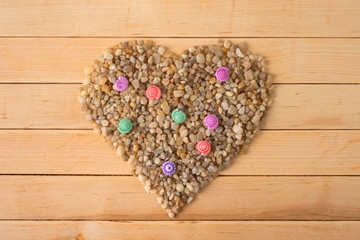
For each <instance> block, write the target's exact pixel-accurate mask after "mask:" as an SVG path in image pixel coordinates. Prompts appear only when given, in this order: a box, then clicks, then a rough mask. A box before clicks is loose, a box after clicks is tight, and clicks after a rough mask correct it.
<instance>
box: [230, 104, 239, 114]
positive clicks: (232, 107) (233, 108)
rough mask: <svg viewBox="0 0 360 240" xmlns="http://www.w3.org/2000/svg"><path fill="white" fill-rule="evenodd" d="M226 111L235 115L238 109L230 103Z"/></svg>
mask: <svg viewBox="0 0 360 240" xmlns="http://www.w3.org/2000/svg"><path fill="white" fill-rule="evenodd" d="M228 113H229V114H231V115H237V113H238V110H237V108H236V107H235V106H234V105H230V107H229V110H228Z"/></svg>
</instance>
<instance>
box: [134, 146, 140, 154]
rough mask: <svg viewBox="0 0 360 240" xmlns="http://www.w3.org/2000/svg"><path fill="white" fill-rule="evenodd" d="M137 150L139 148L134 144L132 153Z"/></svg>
mask: <svg viewBox="0 0 360 240" xmlns="http://www.w3.org/2000/svg"><path fill="white" fill-rule="evenodd" d="M139 148H140V146H139V145H137V144H135V145H134V146H133V152H137V151H138V150H139Z"/></svg>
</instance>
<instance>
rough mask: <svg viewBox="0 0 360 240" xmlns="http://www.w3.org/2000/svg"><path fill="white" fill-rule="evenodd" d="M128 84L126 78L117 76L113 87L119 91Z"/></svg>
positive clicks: (123, 89)
mask: <svg viewBox="0 0 360 240" xmlns="http://www.w3.org/2000/svg"><path fill="white" fill-rule="evenodd" d="M128 86H129V81H128V80H127V78H126V77H119V79H118V80H116V82H115V85H114V88H115V90H117V91H119V92H123V91H125V90H126V89H127V88H128Z"/></svg>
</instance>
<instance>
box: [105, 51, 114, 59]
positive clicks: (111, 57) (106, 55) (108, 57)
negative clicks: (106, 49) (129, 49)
mask: <svg viewBox="0 0 360 240" xmlns="http://www.w3.org/2000/svg"><path fill="white" fill-rule="evenodd" d="M113 57H114V56H113V55H112V54H111V53H106V54H105V55H104V58H105V59H108V60H111V59H113Z"/></svg>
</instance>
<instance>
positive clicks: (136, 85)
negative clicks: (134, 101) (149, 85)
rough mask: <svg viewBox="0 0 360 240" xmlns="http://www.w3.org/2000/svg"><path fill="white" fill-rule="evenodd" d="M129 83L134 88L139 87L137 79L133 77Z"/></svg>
mask: <svg viewBox="0 0 360 240" xmlns="http://www.w3.org/2000/svg"><path fill="white" fill-rule="evenodd" d="M131 84H132V85H133V86H134V88H135V89H137V88H139V87H140V83H139V80H138V79H134V80H133V81H132V82H131Z"/></svg>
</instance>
